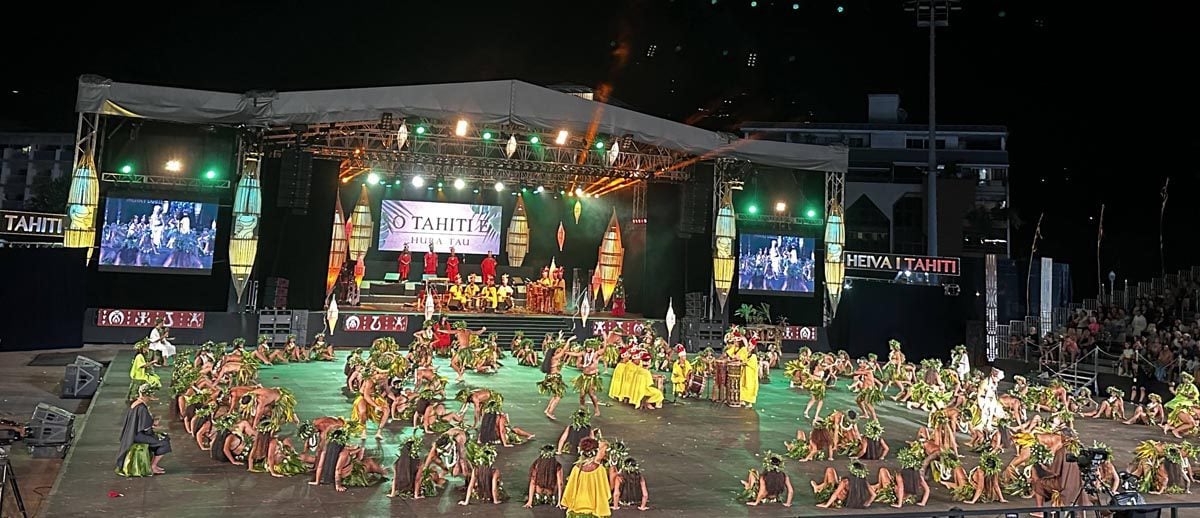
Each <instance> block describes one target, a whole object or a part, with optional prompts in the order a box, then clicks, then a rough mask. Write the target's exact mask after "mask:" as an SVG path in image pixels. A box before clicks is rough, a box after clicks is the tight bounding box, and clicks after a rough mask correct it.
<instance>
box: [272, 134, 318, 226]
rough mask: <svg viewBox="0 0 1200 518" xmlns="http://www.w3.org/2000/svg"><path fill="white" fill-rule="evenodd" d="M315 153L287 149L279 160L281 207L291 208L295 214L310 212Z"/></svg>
mask: <svg viewBox="0 0 1200 518" xmlns="http://www.w3.org/2000/svg"><path fill="white" fill-rule="evenodd" d="M312 167H313V155H312V153H309V152H306V151H299V150H296V149H286V150H284V151H283V157H282V158H281V159H280V161H279V199H278V201H277V205H278V206H279V207H280V208H290V209H292V213H293V214H308V200H309V195H310V191H311V190H312Z"/></svg>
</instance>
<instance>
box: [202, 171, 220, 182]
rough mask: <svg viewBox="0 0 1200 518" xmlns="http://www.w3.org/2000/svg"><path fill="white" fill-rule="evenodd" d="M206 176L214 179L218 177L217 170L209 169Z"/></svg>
mask: <svg viewBox="0 0 1200 518" xmlns="http://www.w3.org/2000/svg"><path fill="white" fill-rule="evenodd" d="M204 177H205V178H208V179H209V180H212V179H213V178H216V177H217V172H216V171H214V170H212V169H209V170H208V172H207V173H204Z"/></svg>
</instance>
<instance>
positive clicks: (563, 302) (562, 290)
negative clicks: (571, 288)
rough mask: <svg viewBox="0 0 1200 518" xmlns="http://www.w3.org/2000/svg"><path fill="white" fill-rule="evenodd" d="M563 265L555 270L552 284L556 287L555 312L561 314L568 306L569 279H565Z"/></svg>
mask: <svg viewBox="0 0 1200 518" xmlns="http://www.w3.org/2000/svg"><path fill="white" fill-rule="evenodd" d="M563 270H564V269H563V267H561V266H560V267H558V269H557V270H555V271H554V276H553V279H552V282H553V283H552V286H553V287H554V313H556V314H561V313H562V312H563V310H564V309H566V307H567V281H566V280H565V279H563Z"/></svg>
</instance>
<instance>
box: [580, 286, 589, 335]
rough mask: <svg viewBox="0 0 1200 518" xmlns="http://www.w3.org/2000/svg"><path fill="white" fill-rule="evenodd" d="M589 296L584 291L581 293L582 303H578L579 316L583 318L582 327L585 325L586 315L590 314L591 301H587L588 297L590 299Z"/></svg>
mask: <svg viewBox="0 0 1200 518" xmlns="http://www.w3.org/2000/svg"><path fill="white" fill-rule="evenodd" d="M590 298H591V297H588V296H587V294H586V293H585V294H584V295H583V304H580V305H579V316H580V317H581V318H582V319H583V326H584V327H587V317H588V315H591V314H592V303H591V302H588V299H590Z"/></svg>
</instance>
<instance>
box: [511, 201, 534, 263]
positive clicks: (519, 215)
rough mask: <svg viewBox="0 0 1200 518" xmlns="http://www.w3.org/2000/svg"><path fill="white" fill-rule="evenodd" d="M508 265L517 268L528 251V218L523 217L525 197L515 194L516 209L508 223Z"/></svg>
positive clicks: (523, 260)
mask: <svg viewBox="0 0 1200 518" xmlns="http://www.w3.org/2000/svg"><path fill="white" fill-rule="evenodd" d="M507 240H508V242H507V243H508V244H507V246H506V247H505V248H506V249H507V250H508V265H509V266H512V267H513V268H519V267H520V266H521V265H522V264H525V254H526V253H527V252H529V220H528V219H527V218H526V217H525V197H524V196H517V209H516V211H514V212H513V217H512V221H510V222H509V223H508V238H507Z"/></svg>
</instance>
